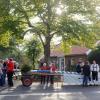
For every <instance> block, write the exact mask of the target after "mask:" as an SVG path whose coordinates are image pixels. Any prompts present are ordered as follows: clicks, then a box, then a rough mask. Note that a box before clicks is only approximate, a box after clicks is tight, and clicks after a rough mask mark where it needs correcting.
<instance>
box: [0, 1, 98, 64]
mask: <svg viewBox="0 0 100 100" xmlns="http://www.w3.org/2000/svg"><path fill="white" fill-rule="evenodd" d="M7 1H8V3H7V2H6V0H1V3H0V4H2V2H3V4H4V5H6V3H7V5H8V6H7V7H8V8H6V9H7V10H6V9H5V8H4V12H3V11H2V13H4V14H2V16H1V18H3V16H4V15H5V14H7V15H6V17H7V20H3V22H2V24H0V25H1V27H2V29H4V30H6V29H7V31H9V33H10V34H11V36H13V35H14V36H15V37H24V35H25V34H26V33H27V32H30V33H33V34H35V35H36V36H38V38H39V39H40V41H41V43H42V46H43V48H44V59H45V62H47V63H48V62H49V58H50V43H51V41H52V38H53V37H54V35H56V36H61V37H62V39H63V41H65V43H66V42H67V43H68V42H69V43H71V44H72V43H77V44H79V45H80V44H81V45H82V44H83V45H84V46H89V47H91V45H93V44H94V42H95V41H96V38H97V37H96V35H95V33H94V32H97V29H96V30H94V26H93V25H94V23H95V22H96V20H97V19H99V17H98V16H99V13H98V9H99V4H100V2H99V0H10V2H9V0H7ZM1 10H2V9H1ZM1 10H0V11H1ZM5 11H7V12H5ZM9 23H10V24H9ZM95 24H96V25H97V23H95ZM1 33H2V32H1ZM90 38H91V39H90Z"/></svg>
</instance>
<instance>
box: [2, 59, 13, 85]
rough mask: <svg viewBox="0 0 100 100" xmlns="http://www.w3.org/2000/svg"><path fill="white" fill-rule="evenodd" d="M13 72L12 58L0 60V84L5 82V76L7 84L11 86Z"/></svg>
mask: <svg viewBox="0 0 100 100" xmlns="http://www.w3.org/2000/svg"><path fill="white" fill-rule="evenodd" d="M13 73H14V61H13V58H9V59H6V60H5V61H3V60H0V86H4V85H5V83H6V76H7V80H8V86H10V87H12V86H13Z"/></svg>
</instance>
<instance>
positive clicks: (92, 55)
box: [88, 46, 100, 64]
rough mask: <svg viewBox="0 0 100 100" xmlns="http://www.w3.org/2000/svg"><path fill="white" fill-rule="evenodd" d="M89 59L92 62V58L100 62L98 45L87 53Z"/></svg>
mask: <svg viewBox="0 0 100 100" xmlns="http://www.w3.org/2000/svg"><path fill="white" fill-rule="evenodd" d="M88 59H89V61H90V62H91V63H92V61H93V60H96V62H97V63H98V64H100V46H98V47H97V48H95V49H94V50H93V51H92V52H91V53H90V54H89V55H88Z"/></svg>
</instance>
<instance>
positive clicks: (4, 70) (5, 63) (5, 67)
mask: <svg viewBox="0 0 100 100" xmlns="http://www.w3.org/2000/svg"><path fill="white" fill-rule="evenodd" d="M7 61H8V60H5V61H4V62H3V67H2V72H3V84H4V85H5V81H6V74H7Z"/></svg>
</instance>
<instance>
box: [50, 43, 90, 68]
mask: <svg viewBox="0 0 100 100" xmlns="http://www.w3.org/2000/svg"><path fill="white" fill-rule="evenodd" d="M90 51H91V50H90V49H88V48H86V47H81V46H76V45H74V46H72V47H71V49H70V53H68V54H64V52H63V51H62V50H61V49H60V44H59V45H56V46H55V47H54V49H52V50H51V54H50V57H51V61H52V62H55V63H56V64H57V66H58V68H59V70H69V69H70V67H71V66H73V65H76V64H77V62H78V61H79V60H82V61H85V60H87V55H88V54H89V52H90Z"/></svg>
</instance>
